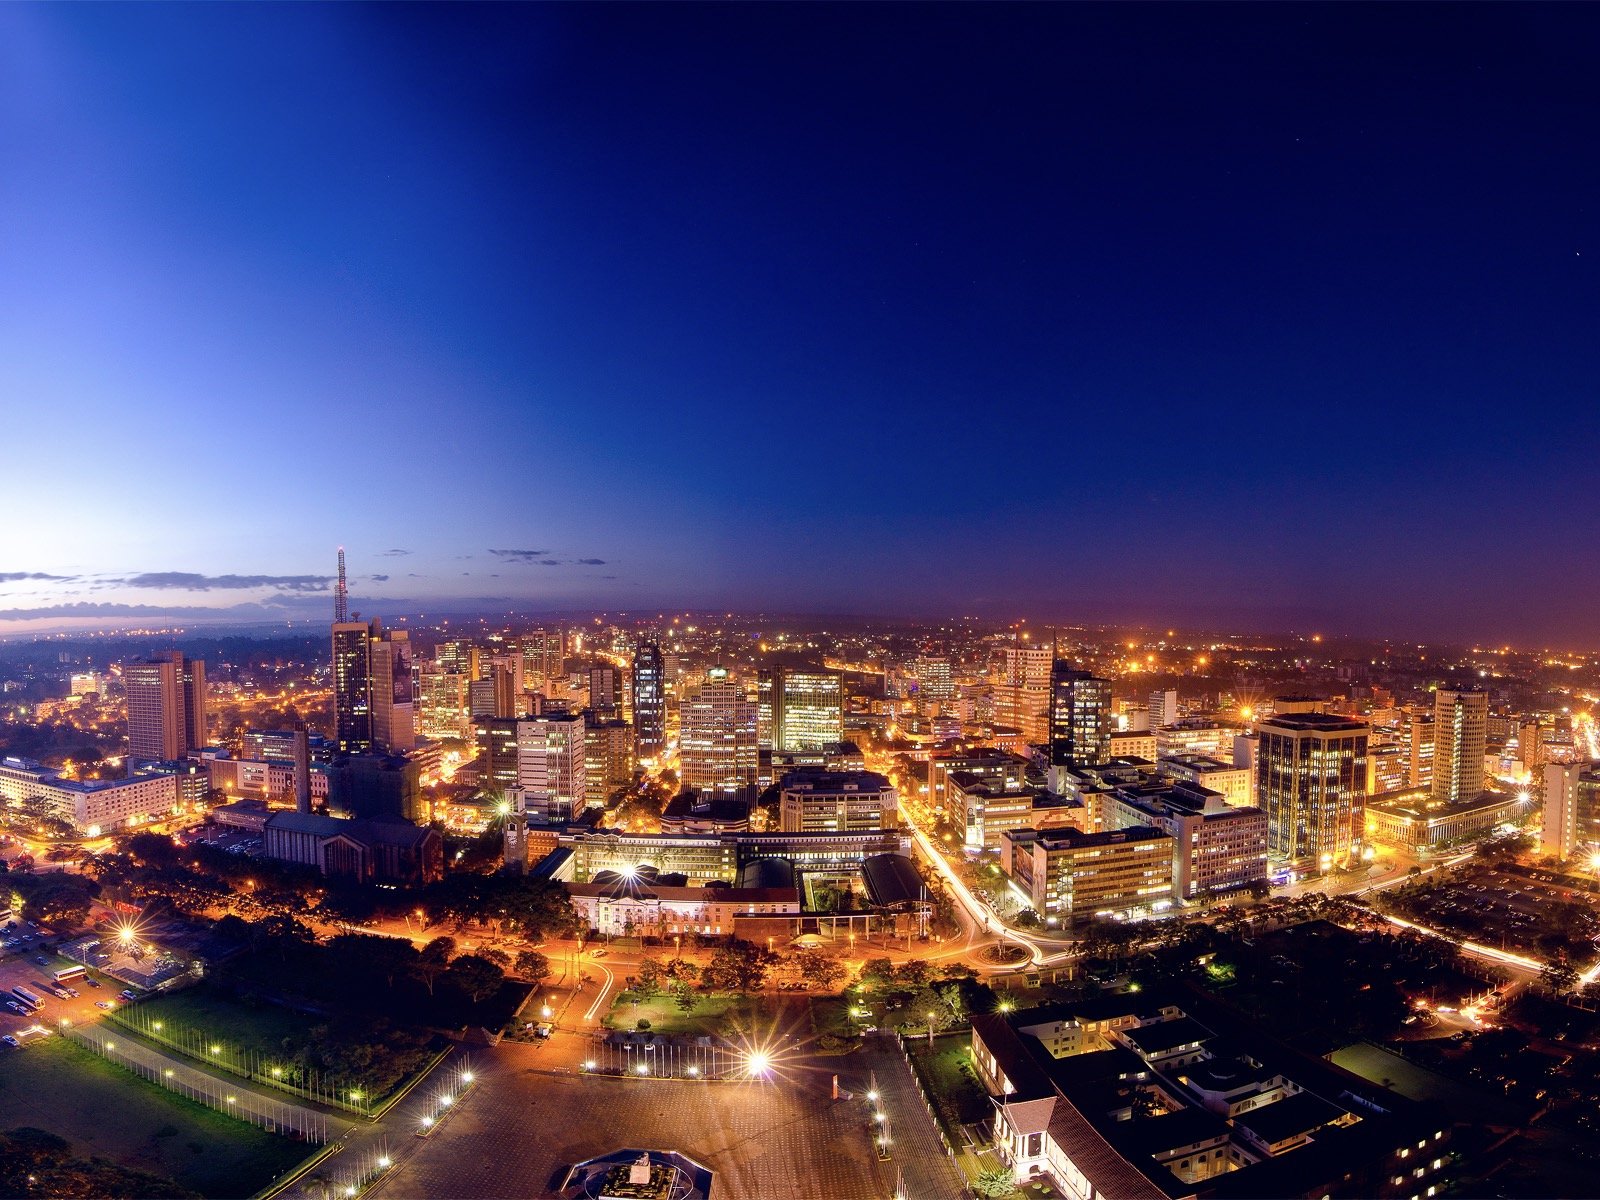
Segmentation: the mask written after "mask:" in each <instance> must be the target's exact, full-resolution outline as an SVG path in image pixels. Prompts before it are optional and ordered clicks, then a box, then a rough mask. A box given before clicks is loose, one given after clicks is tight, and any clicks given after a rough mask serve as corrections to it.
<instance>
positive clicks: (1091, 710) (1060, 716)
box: [1050, 659, 1111, 767]
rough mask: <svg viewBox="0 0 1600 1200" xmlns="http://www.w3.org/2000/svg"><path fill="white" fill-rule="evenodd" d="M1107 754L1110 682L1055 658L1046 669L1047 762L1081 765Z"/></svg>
mask: <svg viewBox="0 0 1600 1200" xmlns="http://www.w3.org/2000/svg"><path fill="white" fill-rule="evenodd" d="M1110 757H1111V681H1110V680H1108V679H1097V678H1096V677H1095V676H1094V675H1092V674H1090V673H1089V672H1088V671H1076V670H1073V669H1072V668H1071V667H1069V666H1068V665H1067V664H1066V663H1064V662H1062V661H1061V660H1060V659H1057V660H1056V662H1055V664H1054V665H1053V666H1052V667H1051V670H1050V761H1051V762H1052V763H1054V764H1056V765H1057V766H1069V767H1081V766H1089V765H1091V764H1094V763H1103V762H1105V761H1106V759H1108V758H1110Z"/></svg>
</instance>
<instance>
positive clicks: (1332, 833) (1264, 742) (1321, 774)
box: [1256, 713, 1369, 874]
mask: <svg viewBox="0 0 1600 1200" xmlns="http://www.w3.org/2000/svg"><path fill="white" fill-rule="evenodd" d="M1259 729H1260V741H1259V743H1258V745H1257V748H1256V803H1257V804H1258V805H1259V806H1260V807H1261V809H1262V810H1263V811H1264V812H1265V813H1266V814H1267V853H1268V854H1269V855H1270V857H1271V860H1272V862H1273V863H1274V864H1275V865H1282V866H1286V867H1288V868H1289V869H1291V870H1293V871H1295V872H1297V873H1299V874H1313V873H1316V872H1318V871H1326V870H1328V869H1330V868H1331V867H1333V866H1336V865H1339V864H1342V863H1344V862H1346V861H1348V860H1349V858H1350V857H1351V856H1352V855H1353V854H1356V853H1358V852H1359V851H1360V848H1361V841H1362V833H1363V831H1364V828H1365V825H1364V822H1365V812H1364V809H1365V805H1366V798H1367V737H1368V733H1369V729H1368V726H1367V723H1366V722H1365V721H1360V720H1356V719H1354V718H1351V717H1342V716H1336V715H1333V714H1329V713H1292V714H1289V715H1287V716H1279V717H1269V718H1267V719H1266V720H1264V721H1262V722H1261V723H1260V726H1259Z"/></svg>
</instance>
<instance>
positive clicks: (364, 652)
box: [333, 621, 373, 754]
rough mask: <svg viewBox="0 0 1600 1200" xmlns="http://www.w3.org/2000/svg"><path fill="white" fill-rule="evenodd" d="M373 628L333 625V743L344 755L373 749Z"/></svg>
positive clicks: (351, 623)
mask: <svg viewBox="0 0 1600 1200" xmlns="http://www.w3.org/2000/svg"><path fill="white" fill-rule="evenodd" d="M372 639H373V629H372V626H371V625H370V624H369V623H368V622H366V621H335V622H334V623H333V741H334V746H335V747H336V748H337V749H338V751H339V753H341V754H366V753H368V752H370V751H371V749H372Z"/></svg>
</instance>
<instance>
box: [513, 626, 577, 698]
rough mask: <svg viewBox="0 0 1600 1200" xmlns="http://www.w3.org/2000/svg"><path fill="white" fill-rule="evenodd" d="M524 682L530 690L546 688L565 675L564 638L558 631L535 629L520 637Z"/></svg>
mask: <svg viewBox="0 0 1600 1200" xmlns="http://www.w3.org/2000/svg"><path fill="white" fill-rule="evenodd" d="M522 665H523V672H524V674H525V676H526V678H525V680H524V682H525V684H526V686H527V687H528V688H529V689H530V690H539V689H542V688H545V687H547V686H548V685H549V684H550V683H551V682H552V681H553V680H558V679H560V678H561V676H562V675H563V674H565V673H566V638H565V636H564V635H563V634H562V632H561V630H559V629H535V630H533V631H532V632H530V633H527V634H524V635H523V637H522Z"/></svg>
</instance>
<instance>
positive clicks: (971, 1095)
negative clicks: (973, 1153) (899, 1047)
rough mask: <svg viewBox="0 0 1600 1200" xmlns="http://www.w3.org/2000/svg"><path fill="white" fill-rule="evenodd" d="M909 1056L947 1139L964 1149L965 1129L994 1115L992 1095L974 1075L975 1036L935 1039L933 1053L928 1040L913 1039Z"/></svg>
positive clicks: (951, 1036)
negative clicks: (990, 1099)
mask: <svg viewBox="0 0 1600 1200" xmlns="http://www.w3.org/2000/svg"><path fill="white" fill-rule="evenodd" d="M906 1052H907V1053H908V1054H909V1055H910V1057H911V1069H912V1070H913V1071H914V1072H916V1076H917V1080H918V1081H919V1082H920V1083H921V1084H922V1087H923V1089H924V1090H925V1091H926V1092H927V1093H928V1099H929V1100H930V1101H931V1102H932V1104H933V1111H934V1115H935V1116H936V1117H937V1118H938V1119H939V1124H940V1125H941V1126H943V1128H944V1133H945V1137H947V1138H949V1139H950V1144H951V1145H953V1146H955V1145H960V1144H961V1136H960V1127H961V1126H962V1125H970V1124H972V1123H974V1122H977V1121H984V1120H987V1119H988V1118H989V1117H990V1116H991V1115H992V1114H993V1112H994V1106H993V1105H992V1104H991V1103H990V1102H989V1094H988V1092H986V1091H985V1090H984V1088H983V1085H982V1084H980V1083H979V1082H978V1080H977V1077H976V1076H974V1075H973V1073H972V1036H971V1035H970V1034H966V1033H962V1034H946V1035H945V1036H943V1037H939V1038H935V1039H934V1042H933V1048H932V1049H931V1050H930V1049H929V1047H928V1040H927V1038H911V1039H909V1040H908V1041H907V1042H906Z"/></svg>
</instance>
